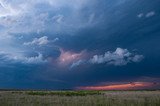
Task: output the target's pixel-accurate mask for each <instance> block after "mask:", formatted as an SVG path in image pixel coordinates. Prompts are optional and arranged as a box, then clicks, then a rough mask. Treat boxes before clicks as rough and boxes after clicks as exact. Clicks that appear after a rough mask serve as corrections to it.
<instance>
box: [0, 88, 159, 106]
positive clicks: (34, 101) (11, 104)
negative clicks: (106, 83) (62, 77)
mask: <svg viewBox="0 0 160 106" xmlns="http://www.w3.org/2000/svg"><path fill="white" fill-rule="evenodd" d="M0 105H1V106H160V91H0Z"/></svg>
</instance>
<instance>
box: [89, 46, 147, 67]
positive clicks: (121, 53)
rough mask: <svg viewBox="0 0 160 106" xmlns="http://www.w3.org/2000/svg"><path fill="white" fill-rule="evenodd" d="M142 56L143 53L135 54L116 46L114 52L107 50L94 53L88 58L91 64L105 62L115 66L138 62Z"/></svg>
mask: <svg viewBox="0 0 160 106" xmlns="http://www.w3.org/2000/svg"><path fill="white" fill-rule="evenodd" d="M143 58H144V56H143V55H135V54H133V53H130V52H129V51H128V50H127V49H122V48H117V49H116V51H115V52H111V51H108V52H106V53H105V54H104V55H94V56H93V58H91V59H90V60H89V62H90V63H92V64H103V63H107V64H110V65H115V66H122V65H126V64H128V63H131V62H140V61H141V60H142V59H143Z"/></svg>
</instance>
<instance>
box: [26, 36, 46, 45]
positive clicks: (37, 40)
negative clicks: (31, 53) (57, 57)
mask: <svg viewBox="0 0 160 106" xmlns="http://www.w3.org/2000/svg"><path fill="white" fill-rule="evenodd" d="M48 43H49V40H48V37H47V36H43V37H41V38H34V39H33V41H31V42H25V43H24V45H46V44H48Z"/></svg>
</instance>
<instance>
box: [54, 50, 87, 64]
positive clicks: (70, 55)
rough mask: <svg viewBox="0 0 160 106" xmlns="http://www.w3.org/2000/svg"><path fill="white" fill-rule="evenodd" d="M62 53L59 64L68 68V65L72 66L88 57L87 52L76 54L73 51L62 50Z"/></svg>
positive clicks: (58, 60)
mask: <svg viewBox="0 0 160 106" xmlns="http://www.w3.org/2000/svg"><path fill="white" fill-rule="evenodd" d="M60 52H61V54H60V56H59V58H58V59H57V63H58V64H59V65H60V66H66V65H69V64H72V63H73V62H74V61H77V60H80V59H82V58H85V56H86V51H81V52H79V53H76V52H73V51H65V50H63V49H60Z"/></svg>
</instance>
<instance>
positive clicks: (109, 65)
mask: <svg viewBox="0 0 160 106" xmlns="http://www.w3.org/2000/svg"><path fill="white" fill-rule="evenodd" d="M159 5H160V0H0V88H13V89H76V88H84V89H86V88H88V89H89V88H90V87H91V86H94V87H96V86H101V87H104V86H109V85H116V84H118V85H119V84H126V83H127V84H128V83H135V85H136V84H137V83H142V84H144V86H142V88H149V89H153V88H159V87H160V86H159V82H160V79H159V77H160V46H159V45H160V6H159ZM146 83H147V84H148V85H151V86H146V85H145V84H146Z"/></svg>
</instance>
